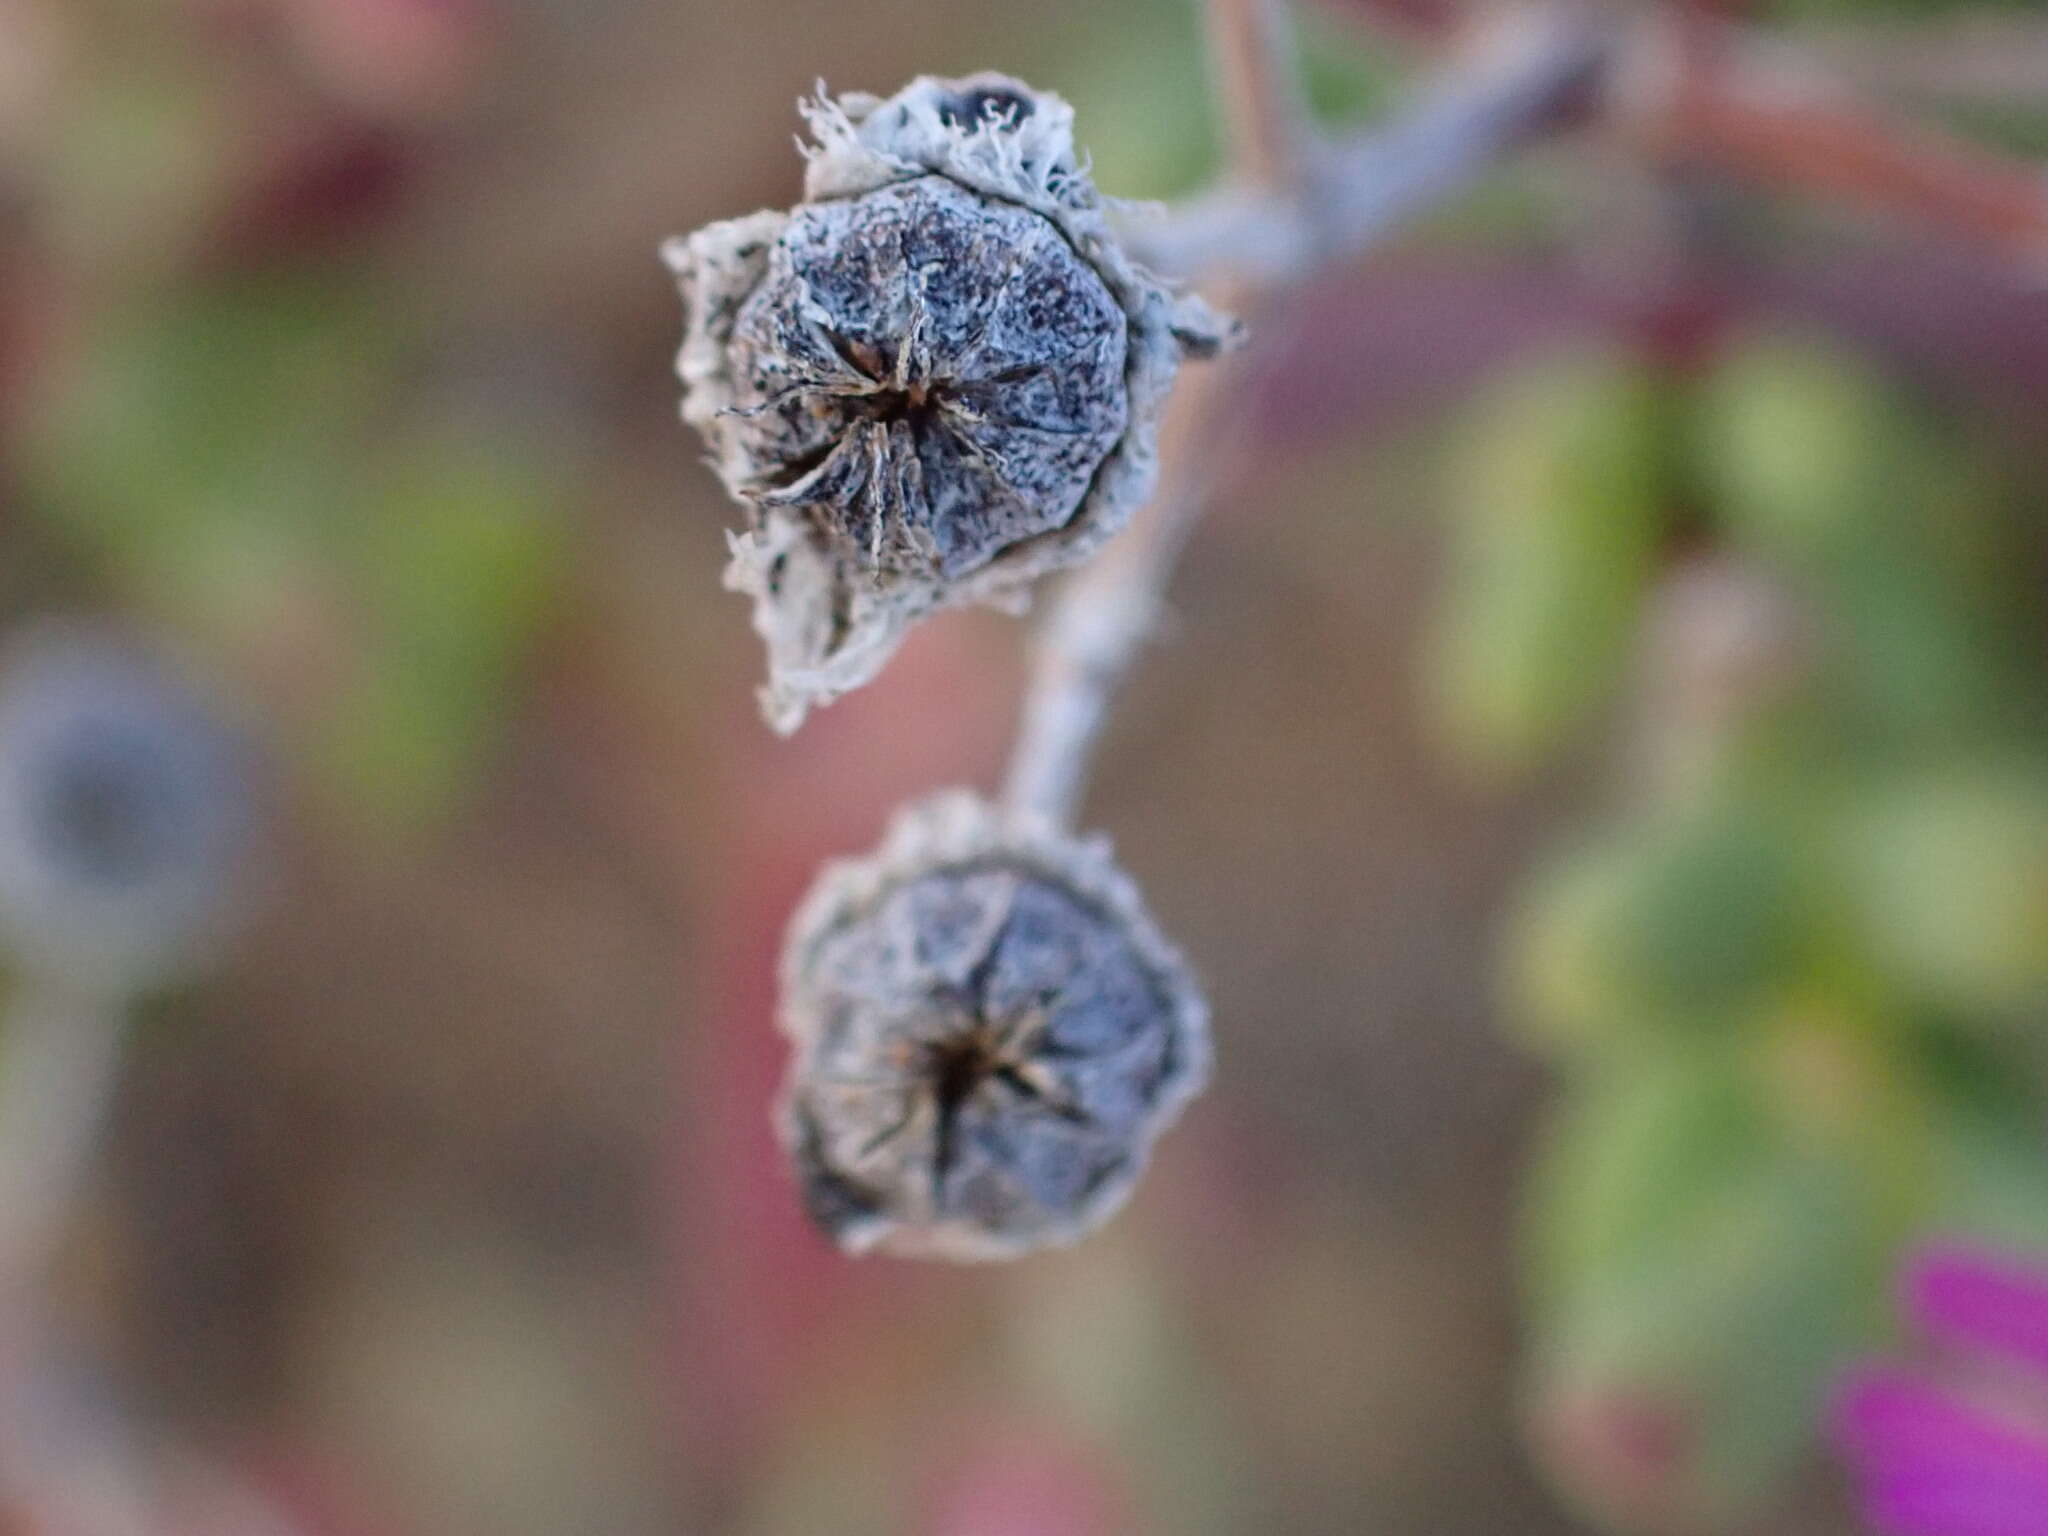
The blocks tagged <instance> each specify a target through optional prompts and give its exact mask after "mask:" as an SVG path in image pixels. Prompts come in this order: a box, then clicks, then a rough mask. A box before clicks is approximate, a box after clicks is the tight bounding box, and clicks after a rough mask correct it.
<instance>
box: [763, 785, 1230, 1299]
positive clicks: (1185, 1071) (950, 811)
mask: <svg viewBox="0 0 2048 1536" xmlns="http://www.w3.org/2000/svg"><path fill="white" fill-rule="evenodd" d="M782 986H783V1012H782V1024H783V1029H784V1032H785V1033H786V1034H788V1035H789V1037H790V1039H791V1040H792V1041H793V1042H794V1045H795V1055H794V1057H793V1059H792V1061H791V1063H790V1068H789V1076H788V1079H787V1082H786V1084H785V1087H784V1091H783V1096H782V1101H781V1103H780V1105H779V1107H778V1110H777V1129H778V1131H779V1132H780V1134H781V1137H782V1140H783V1144H784V1146H785V1147H786V1148H787V1149H788V1151H789V1154H790V1156H791V1158H792V1159H793V1160H794V1162H795V1165H796V1172H797V1177H798V1180H799V1182H800V1184H801V1186H802V1192H803V1197H804V1202H805V1205H806V1207H807V1208H808V1209H809V1211H810V1213H811V1216H812V1218H813V1219H814V1220H815V1221H816V1222H817V1223H818V1225H819V1226H821V1227H823V1228H824V1229H825V1230H826V1231H827V1232H828V1233H830V1234H831V1235H832V1236H833V1238H834V1239H836V1240H837V1241H838V1243H839V1244H840V1245H841V1246H842V1247H844V1248H847V1249H849V1250H851V1251H854V1252H865V1251H868V1250H871V1249H874V1250H881V1251H885V1252H890V1253H898V1254H910V1255H918V1256H927V1257H936V1258H948V1259H1000V1258H1011V1257H1014V1256H1016V1255H1018V1254H1021V1253H1024V1252H1027V1251H1029V1250H1031V1249H1033V1248H1039V1247H1043V1246H1045V1245H1047V1244H1055V1243H1064V1242H1071V1241H1073V1240H1074V1239H1076V1238H1078V1237H1080V1236H1081V1235H1083V1234H1084V1233H1086V1232H1088V1231H1090V1230H1091V1229H1092V1228H1094V1227H1095V1226H1097V1225H1098V1224H1100V1223H1101V1222H1102V1221H1103V1220H1104V1219H1106V1218H1107V1217H1108V1216H1109V1215H1110V1213H1111V1212H1113V1211H1114V1210H1115V1209H1116V1208H1117V1207H1118V1206H1120V1205H1121V1204H1122V1203H1123V1201H1124V1199H1125V1198H1126V1197H1127V1196H1128V1195H1129V1193H1130V1190H1131V1187H1132V1184H1133V1183H1134V1181H1135V1180H1136V1178H1137V1176H1138V1173H1139V1172H1140V1170H1141V1169H1142V1167H1143V1165H1144V1161H1145V1157H1146V1154H1147V1152H1148V1150H1149V1148H1150V1146H1151V1143H1152V1140H1153V1138H1154V1137H1155V1136H1157V1135H1158V1134H1159V1132H1160V1131H1161V1130H1163V1129H1164V1128H1165V1127H1166V1126H1167V1125H1168V1124H1169V1123H1171V1121H1172V1120H1173V1119H1174V1118H1175V1116H1176V1115H1178V1114H1179V1112H1180V1109H1181V1106H1182V1105H1183V1104H1185V1103H1186V1102H1187V1100H1188V1099H1189V1098H1190V1097H1191V1096H1192V1095H1193V1094H1194V1093H1195V1092H1196V1091H1197V1090H1198V1089H1199V1088H1200V1087H1201V1085H1202V1083H1203V1081H1204V1079H1205V1078H1206V1076H1207V1072H1208V1061H1209V1049H1208V1011H1207V1007H1206V1005H1205V1004H1204V1002H1203V1000H1202V996H1201V993H1200V991H1199V990H1198V989H1197V987H1196V985H1195V982H1194V980H1193V978H1192V977H1191V976H1190V975H1189V973H1188V970H1187V968H1186V966H1185V965H1184V963H1183V962H1182V961H1181V959H1180V957H1179V955H1178V954H1177V953H1176V952H1175V951H1174V949H1173V948H1172V946H1171V945H1169V944H1168V943H1167V942H1166V940H1165V939H1164V938H1162V937H1161V936H1160V934H1159V932H1158V930H1157V929H1156V928H1155V927H1154V926H1153V924H1152V920H1151V919H1150V917H1149V916H1147V914H1146V912H1145V909H1144V906H1143V904H1142V902H1141V901H1140V899H1139V896H1138V892H1137V889H1136V887H1135V886H1134V885H1132V883H1131V881H1130V880H1129V878H1128V877H1126V876H1125V875H1124V874H1123V873H1122V872H1121V871H1119V870H1118V869H1117V867H1116V865H1115V864H1114V862H1113V861H1112V860H1111V858H1110V855H1109V850H1108V848H1107V846H1106V845H1105V844H1104V843H1103V842H1102V841H1101V840H1099V839H1090V840H1083V841H1075V840H1073V839H1070V838H1067V837H1064V836H1062V835H1060V834H1057V833H1055V832H1053V831H1051V830H1050V829H1048V828H1045V827H1043V826H1030V827H1026V826H1020V825H1018V824H1015V823H1008V822H1005V821H1004V820H1003V819H1002V818H1001V817H1000V816H999V815H998V813H997V812H996V811H995V810H993V809H992V808H991V807H989V806H988V805H986V804H985V803H983V802H982V801H980V800H978V799H976V798H975V797H974V796H972V795H969V794H966V793H963V792H957V791H956V792H952V793H948V794H944V795H940V796H937V797H934V798H932V799H930V800H926V801H923V802H920V803H919V804H916V805H913V806H911V807H909V808H908V809H906V810H905V811H903V812H902V813H900V814H899V816H898V817H897V820H896V822H895V824H894V825H893V826H892V827H891V829H890V832H889V835H888V837H887V839H886V840H885V842H884V844H883V846H882V848H881V849H880V851H879V852H878V853H876V854H875V855H874V856H873V857H872V858H868V859H859V860H848V861H845V862H842V863H838V864H834V865H831V866H829V867H828V868H827V869H826V870H825V871H824V873H823V874H822V875H821V876H820V877H819V880H818V883H817V885H816V886H815V887H814V888H813V889H812V891H811V894H810V895H809V897H807V898H806V900H805V902H804V904H803V906H802V907H801V908H800V909H799V910H798V912H797V914H796V917H795V919H794V921H793V922H792V923H791V926H790V933H789V939H788V943H787V946H786V948H785V950H784V952H783V962H782Z"/></svg>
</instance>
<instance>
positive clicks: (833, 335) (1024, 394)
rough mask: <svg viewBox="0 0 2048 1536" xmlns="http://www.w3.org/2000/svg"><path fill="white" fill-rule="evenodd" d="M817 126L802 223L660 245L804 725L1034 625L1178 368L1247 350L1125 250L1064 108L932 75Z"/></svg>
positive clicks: (772, 217)
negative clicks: (965, 645)
mask: <svg viewBox="0 0 2048 1536" xmlns="http://www.w3.org/2000/svg"><path fill="white" fill-rule="evenodd" d="M804 111H805V114H806V116H807V117H808V119H809V121H810V126H811V130H812V136H813V139H814V140H815V142H814V143H813V144H812V145H811V146H810V147H809V148H808V149H807V150H806V155H807V157H808V166H807V169H806V171H805V176H804V200H803V201H802V202H801V203H799V204H798V205H797V206H796V207H795V208H793V209H790V210H787V211H782V210H764V211H762V212H759V213H754V214H749V215H747V216H746V217H744V218H738V219H727V220H723V221H721V222H719V223H716V224H711V225H707V226H705V227H704V228H702V229H699V230H697V231H696V232H695V233H693V234H690V235H688V236H685V237H683V238H681V239H678V240H673V241H671V242H669V244H668V245H667V246H666V247H665V248H664V255H665V256H666V259H667V260H668V262H669V265H670V266H671V267H672V268H673V269H674V271H675V273H676V277H677V280H678V283H679V285H680V288H681V291H682V298H683V308H684V339H683V346H682V350H681V352H680V354H679V355H678V358H677V372H678V374H679V376H680V377H681V380H682V383H683V416H684V419H685V420H687V421H689V422H690V423H691V424H692V425H694V426H695V427H696V428H697V429H698V430H699V431H700V432H701V433H702V434H703V435H704V438H705V441H706V443H707V445H708V446H709V447H710V449H711V459H712V463H713V465H714V467H715V468H716V469H717V471H718V473H719V476H720V478H721V479H722V480H723V481H724V483H725V485H726V487H727V489H728V490H729V491H730V492H731V493H732V494H733V495H734V496H735V497H737V498H738V499H739V500H740V501H741V502H742V503H744V504H745V505H746V506H747V507H748V509H749V522H748V526H747V527H746V528H745V529H743V530H742V531H740V532H739V533H737V534H735V535H734V536H733V539H732V561H731V563H730V565H729V566H728V567H727V570H726V584H727V585H728V586H729V587H731V588H733V589H734V590H735V591H738V592H741V593H744V594H745V595H747V596H748V597H750V598H751V599H752V600H753V603H754V627H755V628H756V630H758V631H759V632H760V635H761V637H762V639H763V640H764V641H765V642H766V644H767V648H768V686H767V687H766V689H764V690H763V694H762V703H763V707H764V709H765V711H766V713H767V715H768V717H769V719H770V720H771V722H773V723H774V724H775V725H776V726H777V728H779V729H783V730H789V729H794V727H795V726H796V725H797V724H798V723H799V722H800V721H801V720H802V718H803V716H804V714H805V712H806V711H807V710H808V709H810V708H811V707H813V706H814V705H817V704H822V703H826V702H829V701H830V700H831V699H833V698H836V697H837V696H839V695H840V694H842V693H845V692H847V691H848V690H850V689H852V688H857V687H859V686H860V685H861V684H862V683H865V682H866V681H868V680H869V679H870V678H872V677H873V676H874V675H875V674H876V673H877V672H878V671H880V670H881V668H882V666H883V665H884V664H885V663H886V662H887V660H888V658H889V656H890V655H891V653H892V652H893V651H894V650H895V648H896V646H897V645H898V643H899V642H900V641H901V639H902V637H903V636H904V634H905V633H906V632H907V631H908V629H909V628H910V627H911V626H912V625H914V624H915V623H916V622H917V621H918V620H920V619H921V618H923V617H924V616H925V615H927V614H929V613H931V612H933V611H934V610H936V609H939V608H945V607H953V606H958V605H962V604H968V603H994V604H998V605H1005V606H1015V605H1017V604H1018V603H1019V602H1020V601H1021V600H1022V599H1023V597H1024V595H1025V594H1026V593H1027V592H1028V590H1029V587H1030V585H1031V583H1032V582H1034V581H1035V580H1036V579H1037V578H1038V577H1040V576H1042V575H1044V574H1046V573H1047V572H1049V571H1054V570H1058V569H1061V568H1063V567H1067V566H1071V565H1073V564H1075V563H1076V562H1078V561H1080V560H1082V559H1085V558H1086V557H1087V556H1088V555H1089V554H1090V553H1091V552H1093V551H1094V550H1095V549H1096V548H1097V547H1099V546H1100V544H1101V543H1102V541H1103V540H1104V539H1107V538H1108V537H1110V536H1111V535H1112V534H1114V533H1115V532H1116V530H1117V529H1118V528H1120V527H1121V526H1122V525H1123V523H1124V522H1125V520H1126V519H1127V518H1128V517H1129V515H1130V513H1131V511H1132V509H1133V508H1134V507H1135V506H1136V505H1137V504H1138V503H1139V502H1141V501H1142V500H1144V498H1145V497H1146V496H1147V495H1148V494H1149V493H1150V491H1151V487H1152V484H1153V481H1154V478H1155V473H1156V462H1155V459H1156V441H1157V428H1158V418H1159V413H1160V410H1161V408H1162V406H1163V404H1164V402H1165V398H1166V395H1167V392H1168V390H1169V389H1170V388H1171V385H1172V382H1173V377H1174V374H1175V371H1176V370H1177V369H1178V367H1179V365H1180V362H1181V359H1182V358H1183V357H1187V356H1206V355H1208V354H1210V353H1213V352H1214V351H1216V350H1217V349H1219V348H1220V347H1222V346H1223V345H1225V344H1226V343H1227V342H1228V341H1229V340H1230V339H1232V338H1233V337H1234V336H1235V334H1236V332H1235V328H1234V327H1233V326H1232V325H1231V324H1230V323H1229V322H1227V321H1224V320H1223V319H1221V318H1220V317H1219V316H1217V315H1216V314H1214V313H1213V312H1212V311H1210V310H1209V309H1208V308H1207V307H1206V306H1204V305H1203V304H1202V303H1201V302H1200V301H1199V300H1197V299H1195V298H1192V297H1190V296H1188V295H1184V294H1179V293H1176V292H1174V291H1172V290H1170V289H1169V288H1167V287H1166V286H1165V285H1164V284H1162V283H1160V282H1159V281H1158V280H1157V279H1156V278H1154V277H1153V276H1152V275H1151V274H1149V273H1147V272H1145V271H1144V270H1143V269H1142V268H1140V267H1139V266H1137V265H1136V264H1135V263H1134V262H1132V261H1131V260H1130V259H1129V257H1128V256H1127V255H1126V254H1125V253H1124V251H1123V249H1122V247H1121V246H1120V245H1119V243H1118V241H1117V239H1116V236H1115V233H1114V231H1113V230H1112V228H1111V227H1110V223H1109V220H1108V218H1107V204H1106V203H1105V200H1104V199H1103V198H1102V197H1101V195H1100V194H1099V193H1098V192H1097V191H1096V189H1095V187H1094V185H1093V184H1092V182H1090V180H1089V178H1088V174H1087V171H1086V168H1085V166H1084V165H1083V164H1082V163H1081V161H1080V159H1079V157H1078V156H1077V155H1076V153H1075V151H1074V145H1073V135H1072V123H1073V112H1072V110H1071V109H1070V108H1069V107H1068V106H1067V104H1066V103H1065V102H1063V101H1061V100H1060V99H1059V98H1058V97H1057V96H1053V95H1051V94H1049V93H1046V92H1040V91H1034V90H1032V89H1031V88H1030V87H1029V86H1027V85H1024V84H1023V83H1022V82H1021V81H1016V80H1011V79H1009V78H1008V77H1006V76H1001V75H976V76H970V77H968V78H967V79H964V80H939V79H933V78H930V77H925V78H920V79H918V80H914V81H912V82H911V83H910V84H909V85H908V86H906V87H905V88H904V89H903V90H901V91H899V92H897V93H896V94H895V95H894V96H892V97H889V98H888V99H886V100H883V99H880V98H877V97H872V96H865V95H849V96H842V97H839V98H837V99H828V98H825V97H820V98H818V99H817V100H815V101H813V102H810V103H808V104H806V106H805V108H804Z"/></svg>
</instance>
